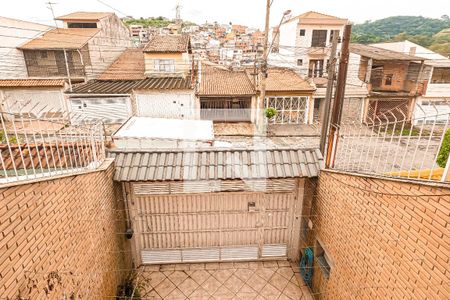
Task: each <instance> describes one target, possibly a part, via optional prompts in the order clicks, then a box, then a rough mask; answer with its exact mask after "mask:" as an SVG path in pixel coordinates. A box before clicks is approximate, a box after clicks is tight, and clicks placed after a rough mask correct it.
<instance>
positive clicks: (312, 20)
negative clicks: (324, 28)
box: [284, 11, 348, 25]
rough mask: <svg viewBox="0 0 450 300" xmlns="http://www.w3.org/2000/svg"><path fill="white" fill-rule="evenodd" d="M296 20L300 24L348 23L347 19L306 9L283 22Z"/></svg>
mask: <svg viewBox="0 0 450 300" xmlns="http://www.w3.org/2000/svg"><path fill="white" fill-rule="evenodd" d="M296 20H298V21H299V23H300V24H323V25H326V24H328V25H330V24H334V25H345V24H347V23H348V20H347V19H342V18H338V17H335V16H331V15H327V14H322V13H319V12H316V11H308V12H306V13H303V14H301V15H298V16H296V17H293V18H291V19H289V20H287V21H286V22H284V23H288V22H292V21H296Z"/></svg>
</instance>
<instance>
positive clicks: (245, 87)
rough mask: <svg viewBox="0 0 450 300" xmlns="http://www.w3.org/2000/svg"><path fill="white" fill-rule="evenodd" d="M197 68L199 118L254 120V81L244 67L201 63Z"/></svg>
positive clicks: (231, 120)
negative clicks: (242, 69) (231, 68)
mask: <svg viewBox="0 0 450 300" xmlns="http://www.w3.org/2000/svg"><path fill="white" fill-rule="evenodd" d="M200 68H201V70H199V77H198V82H199V89H198V93H197V96H198V98H199V101H200V118H201V119H202V120H212V121H215V122H255V121H256V111H257V97H256V90H255V83H254V82H252V81H251V79H250V77H249V76H248V74H247V73H246V72H245V71H231V70H229V69H227V68H225V67H223V66H219V65H213V64H210V63H202V64H201V67H200Z"/></svg>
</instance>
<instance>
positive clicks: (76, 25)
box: [67, 23, 97, 28]
mask: <svg viewBox="0 0 450 300" xmlns="http://www.w3.org/2000/svg"><path fill="white" fill-rule="evenodd" d="M67 27H68V28H97V23H67Z"/></svg>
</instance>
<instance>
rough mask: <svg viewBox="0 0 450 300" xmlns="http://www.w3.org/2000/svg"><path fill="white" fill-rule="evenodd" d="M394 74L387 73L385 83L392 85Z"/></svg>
mask: <svg viewBox="0 0 450 300" xmlns="http://www.w3.org/2000/svg"><path fill="white" fill-rule="evenodd" d="M393 77H394V75H393V74H387V75H386V76H385V79H384V85H392V78H393Z"/></svg>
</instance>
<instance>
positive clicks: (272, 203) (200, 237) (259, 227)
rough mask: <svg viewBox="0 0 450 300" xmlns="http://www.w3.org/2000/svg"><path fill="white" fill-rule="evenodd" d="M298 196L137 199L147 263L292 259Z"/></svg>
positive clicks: (205, 195) (140, 240)
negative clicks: (288, 251)
mask: <svg viewBox="0 0 450 300" xmlns="http://www.w3.org/2000/svg"><path fill="white" fill-rule="evenodd" d="M294 201H295V194H294V193H293V192H278V193H262V192H237V193H200V194H177V195H134V197H133V201H132V202H133V203H134V205H133V207H132V208H131V209H130V211H132V212H134V214H135V215H134V216H133V219H134V220H135V221H134V223H135V225H134V226H135V232H136V238H137V241H136V242H137V249H140V255H141V260H142V263H144V264H152V263H180V262H198V261H235V260H256V259H264V258H273V257H277V258H282V257H286V255H287V250H288V247H289V240H290V236H291V230H292V215H293V209H294Z"/></svg>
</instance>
